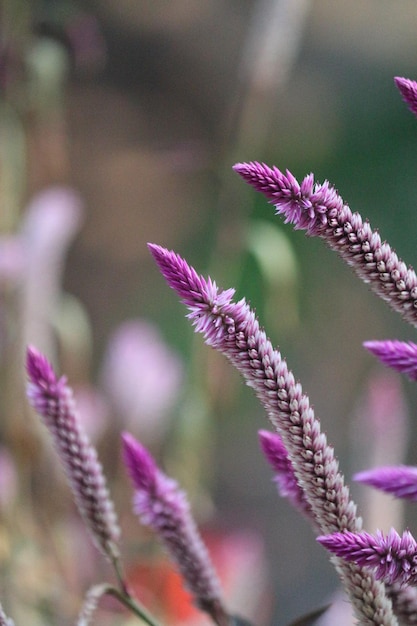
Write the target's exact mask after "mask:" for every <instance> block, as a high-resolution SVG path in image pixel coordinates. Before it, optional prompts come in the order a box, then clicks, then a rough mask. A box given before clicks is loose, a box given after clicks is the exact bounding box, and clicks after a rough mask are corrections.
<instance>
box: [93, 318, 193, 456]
mask: <svg viewBox="0 0 417 626" xmlns="http://www.w3.org/2000/svg"><path fill="white" fill-rule="evenodd" d="M182 375H183V367H182V363H181V361H180V359H179V357H178V356H177V355H176V354H175V353H174V352H173V351H171V350H170V348H169V347H168V346H167V345H166V343H165V342H164V341H163V339H162V337H161V335H160V333H159V331H158V330H157V328H156V327H155V326H154V325H153V324H151V323H150V322H145V321H143V320H139V319H138V320H130V321H128V322H124V323H123V324H121V325H120V326H119V327H118V328H117V329H116V331H115V332H114V333H113V335H112V336H111V338H110V341H109V343H108V346H107V351H106V354H105V357H104V364H103V370H102V381H103V385H104V387H105V390H106V391H107V393H108V394H109V396H110V399H111V401H112V404H113V406H114V409H115V412H116V413H117V414H118V415H120V416H121V418H122V419H123V420H124V421H125V423H126V424H128V425H130V426H131V427H133V426H134V427H135V428H136V429H138V430H139V432H140V433H141V439H142V440H143V441H146V442H147V443H148V445H150V444H154V443H155V442H157V441H159V440H160V439H161V436H162V435H163V434H164V432H165V430H166V428H167V426H168V423H169V417H170V411H171V410H172V408H173V407H174V405H175V403H176V401H177V399H178V395H179V390H180V386H181V380H182Z"/></svg>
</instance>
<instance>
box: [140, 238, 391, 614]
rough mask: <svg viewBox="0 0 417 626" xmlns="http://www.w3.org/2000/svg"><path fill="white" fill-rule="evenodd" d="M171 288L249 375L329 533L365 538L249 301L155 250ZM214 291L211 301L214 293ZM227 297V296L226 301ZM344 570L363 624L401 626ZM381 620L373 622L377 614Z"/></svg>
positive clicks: (371, 586)
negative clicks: (213, 289) (359, 534)
mask: <svg viewBox="0 0 417 626" xmlns="http://www.w3.org/2000/svg"><path fill="white" fill-rule="evenodd" d="M149 248H150V251H151V253H152V254H153V256H154V258H155V260H156V262H157V264H158V265H159V267H160V269H161V271H162V274H163V275H164V277H165V279H166V280H167V282H168V284H169V285H170V286H171V287H172V288H173V289H175V290H176V291H177V293H178V294H179V295H180V296H181V298H182V300H183V302H185V303H186V305H187V307H188V308H189V310H190V311H191V316H190V317H192V321H193V324H194V326H195V330H196V331H199V332H202V333H203V335H204V338H205V341H206V343H207V344H209V345H211V346H213V347H214V348H216V349H217V350H219V351H220V352H221V353H222V354H224V355H225V356H226V357H227V358H228V359H229V360H230V361H231V363H232V364H233V365H234V366H235V367H236V368H237V369H238V371H239V372H240V373H241V374H242V375H243V377H244V379H245V381H246V383H247V384H248V385H249V386H250V387H252V388H253V389H254V391H255V393H256V395H257V397H258V399H259V400H260V402H261V403H262V405H263V406H264V408H265V409H266V411H267V414H268V417H269V419H270V421H271V423H272V424H273V426H274V427H275V428H276V430H277V431H278V433H279V435H280V436H281V438H282V441H283V444H284V446H285V448H286V449H287V451H288V456H289V459H290V461H291V463H292V465H293V468H294V474H295V477H296V480H297V482H298V484H299V485H300V486H302V489H303V491H304V494H305V498H306V501H307V502H308V504H309V506H310V507H311V511H312V514H313V516H314V519H315V522H316V524H317V526H318V527H319V528H320V531H321V532H322V533H329V532H335V531H340V530H350V531H352V532H358V531H359V530H360V529H361V520H360V519H359V518H357V517H356V506H355V504H354V503H353V501H352V500H351V499H350V497H349V490H348V488H347V486H345V485H344V480H343V476H342V475H341V474H340V472H339V468H338V463H337V461H336V459H335V458H334V452H333V449H332V448H331V447H330V446H329V445H328V444H327V440H326V436H325V434H324V433H322V432H321V429H320V422H319V421H318V420H317V419H316V418H315V416H314V412H313V409H312V408H311V406H310V402H309V399H308V397H307V396H306V395H305V394H304V393H303V390H302V388H301V385H300V383H296V382H295V379H294V376H293V374H292V372H290V371H289V369H288V367H287V364H286V362H285V360H283V359H282V357H281V354H280V353H279V352H278V350H274V349H273V347H272V345H271V342H270V341H269V340H268V338H267V337H266V334H265V332H264V331H263V330H262V329H261V328H260V326H259V322H258V320H257V319H256V317H255V314H254V313H253V311H251V309H250V308H249V306H248V305H247V304H246V302H245V300H240V301H239V302H233V301H232V300H231V298H232V295H233V291H232V290H227V291H223V292H221V291H218V290H217V288H216V294H215V295H213V293H212V292H211V291H210V289H209V286H210V285H213V284H214V283H213V282H212V281H211V280H210V279H208V280H207V281H206V280H205V279H204V278H203V277H201V276H199V277H198V279H196V278H195V277H197V276H198V275H197V273H196V272H195V270H194V269H192V268H191V267H190V266H189V265H188V264H187V263H186V261H185V260H184V259H182V258H181V257H180V256H179V255H178V254H176V253H175V252H172V251H171V252H170V251H168V250H166V249H164V248H162V247H160V246H156V245H153V244H151V245H149ZM209 292H210V295H209ZM225 294H227V296H225ZM337 567H338V570H339V572H340V573H341V575H342V577H343V578H344V580H345V583H346V586H347V590H348V592H349V594H350V596H351V599H352V602H353V604H354V606H355V609H356V613H357V615H358V616H359V617H360V619H365V621H363V622H361V623H364V624H365V623H366V624H368V623H369V624H371V623H378V624H380V625H382V624H384V625H385V626H394V624H396V619H395V617H394V616H393V614H392V608H391V603H390V602H389V601H388V599H387V597H386V596H385V593H384V590H383V587H382V586H379V585H378V583H377V581H375V579H374V578H373V576H372V575H371V574H370V573H369V572H368V571H364V570H360V569H358V568H354V569H351V566H349V565H347V564H345V563H343V561H339V562H338V563H337ZM370 615H372V616H373V617H374V618H375V620H376V621H375V622H371V621H366V620H369V616H370Z"/></svg>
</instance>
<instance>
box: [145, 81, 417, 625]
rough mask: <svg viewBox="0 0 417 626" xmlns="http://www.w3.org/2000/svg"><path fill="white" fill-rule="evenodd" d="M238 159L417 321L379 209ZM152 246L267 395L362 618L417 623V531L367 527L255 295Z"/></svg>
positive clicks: (378, 474)
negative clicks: (224, 285) (375, 222)
mask: <svg viewBox="0 0 417 626" xmlns="http://www.w3.org/2000/svg"><path fill="white" fill-rule="evenodd" d="M395 82H396V85H397V87H398V89H399V90H400V92H401V94H402V96H403V98H404V100H405V101H406V103H407V104H408V105H409V108H410V109H411V111H412V112H413V113H415V114H416V115H417V83H416V82H414V81H411V80H408V79H404V78H396V79H395ZM234 169H235V171H236V172H237V173H238V174H239V175H240V176H241V177H242V178H243V179H244V180H245V181H246V182H247V183H249V184H250V185H251V186H252V187H254V188H255V189H256V190H257V191H260V192H261V193H263V194H264V195H265V196H266V198H267V199H268V200H269V202H271V203H272V204H273V205H274V206H275V209H276V213H277V214H278V215H281V216H282V217H283V218H284V221H285V222H286V223H291V224H293V226H294V228H295V229H300V230H305V231H306V233H307V235H309V236H318V237H320V238H322V239H324V241H325V242H326V244H327V245H328V246H329V247H330V248H331V249H333V250H336V251H337V252H338V253H339V255H340V256H341V257H342V258H343V259H344V260H345V261H346V262H347V263H348V264H349V265H350V266H351V267H352V268H353V270H354V271H355V272H356V274H357V275H358V276H359V278H361V279H362V280H363V281H364V282H365V283H367V284H369V286H370V288H371V289H372V290H373V291H374V292H375V293H376V294H377V295H378V296H380V297H381V298H382V299H384V300H385V301H386V302H387V303H388V304H389V306H390V307H391V308H393V309H394V310H395V311H397V312H398V313H400V315H401V316H402V317H403V318H404V319H405V320H407V321H408V322H410V323H411V324H413V325H417V276H416V273H415V272H414V270H413V269H412V268H410V267H407V266H406V265H405V264H404V263H403V262H402V261H401V260H400V259H399V258H398V257H397V255H396V254H395V252H394V251H393V250H392V249H391V247H390V246H389V244H388V243H386V242H382V240H381V238H380V236H379V234H378V232H376V231H375V230H373V229H372V228H371V226H370V224H369V222H368V221H366V220H363V219H362V217H361V216H360V215H359V213H352V211H351V210H350V208H349V206H348V205H347V204H346V203H345V202H344V200H343V199H342V198H341V196H340V195H339V194H338V192H337V191H336V189H335V188H334V187H333V186H332V185H330V183H329V182H328V181H325V182H324V183H323V184H319V183H316V182H315V181H314V176H313V174H309V175H308V176H306V177H305V178H304V180H303V181H302V182H301V183H299V182H298V181H297V180H296V178H295V177H294V176H293V175H292V174H291V172H289V171H287V172H285V173H284V172H282V171H281V170H279V169H278V168H277V167H272V168H271V167H269V166H268V165H265V164H262V163H258V162H250V163H239V164H237V165H235V166H234ZM149 248H150V251H151V253H152V254H153V256H154V258H155V260H156V262H157V264H158V266H159V268H160V270H161V272H162V274H163V275H164V277H165V279H166V280H167V282H168V284H169V285H170V286H171V287H172V288H173V289H174V290H175V291H176V292H177V293H178V295H179V296H180V297H181V299H182V301H183V303H184V304H185V305H186V306H187V308H188V309H189V313H188V317H189V318H190V319H191V321H192V323H193V325H194V327H195V330H196V332H200V333H202V334H203V336H204V339H205V342H206V343H207V344H208V345H210V346H212V347H213V348H215V349H216V350H218V351H220V352H221V353H223V354H224V355H225V356H226V357H227V359H229V361H230V362H231V363H232V364H233V365H234V366H235V367H236V368H237V369H238V370H239V372H240V373H241V374H242V376H243V377H244V379H245V381H246V383H247V384H248V385H249V386H250V387H252V388H253V390H254V392H255V394H256V395H257V397H258V399H259V400H260V402H261V403H262V405H263V406H264V408H265V410H266V413H267V415H268V418H269V420H270V422H271V424H272V426H273V428H274V429H275V431H276V434H272V435H271V434H268V433H264V432H263V433H261V434H260V439H261V445H262V448H263V450H264V452H265V454H266V456H267V458H268V460H269V461H270V462H271V464H272V466H273V467H274V469H275V471H276V474H277V482H278V486H279V489H280V491H281V494H282V495H285V496H287V497H288V498H289V499H290V501H291V502H292V503H293V504H294V505H295V506H296V507H297V508H298V509H300V510H301V511H302V512H303V513H304V515H306V516H307V517H308V518H309V519H310V520H311V522H312V524H313V526H314V527H315V529H316V530H317V531H318V533H319V537H318V541H319V542H320V543H322V544H323V545H324V546H326V547H327V548H328V549H329V550H330V551H331V552H332V553H333V555H335V556H336V559H334V558H333V559H332V561H333V563H334V565H335V567H336V569H337V571H338V572H339V575H340V577H341V579H342V581H343V584H344V586H345V588H346V590H347V592H348V595H349V597H350V600H351V602H352V605H353V610H354V614H355V616H356V619H357V620H358V623H360V624H363V625H365V624H381V625H382V624H385V625H387V626H388V625H390V626H394V625H396V624H397V623H399V620H400V621H401V623H406V624H415V623H417V592H416V590H415V587H412V585H416V584H417V548H416V545H417V544H416V542H415V540H414V539H413V537H412V535H411V534H410V533H409V532H408V531H406V532H405V533H404V534H403V536H402V537H400V536H399V535H398V533H396V531H394V530H392V531H391V532H390V533H389V534H388V536H384V535H383V534H382V533H380V532H378V533H377V534H376V535H370V534H369V533H366V532H364V531H362V522H361V519H360V518H359V517H358V516H357V514H356V505H355V504H354V502H353V501H352V499H351V498H350V495H349V490H348V487H347V486H346V485H345V483H344V479H343V476H342V475H341V473H340V471H339V468H338V463H337V461H336V459H335V457H334V452H333V449H332V447H331V446H330V445H329V444H328V443H327V439H326V436H325V434H324V433H323V432H322V431H321V427H320V422H319V421H318V420H317V418H316V417H315V415H314V412H313V409H312V408H311V405H310V402H309V399H308V397H307V396H306V394H305V393H303V390H302V387H301V385H300V383H298V382H295V378H294V375H293V373H292V372H291V371H290V370H289V368H288V366H287V364H286V362H285V360H284V359H283V358H282V356H281V354H280V352H279V351H278V350H276V349H274V348H273V346H272V345H271V342H270V341H269V339H268V338H267V336H266V334H265V332H264V330H263V329H262V328H261V327H260V324H259V322H258V320H257V318H256V316H255V313H254V312H253V311H252V310H251V309H250V307H249V305H248V304H247V303H246V301H245V300H244V299H243V300H240V301H238V302H236V301H234V300H233V296H234V290H233V289H226V290H221V289H219V288H218V287H217V285H216V283H215V282H214V281H212V280H211V278H208V279H205V278H204V277H202V276H200V275H199V274H198V273H197V272H196V271H195V270H194V269H193V268H192V267H191V266H189V265H188V263H187V262H186V261H185V260H184V259H183V258H182V257H180V256H179V255H178V254H176V253H175V252H173V251H169V250H166V249H164V248H162V247H160V246H157V245H154V244H150V246H149ZM365 347H366V348H367V349H368V350H370V351H371V352H372V353H373V354H375V355H376V356H377V357H378V358H379V359H380V360H381V361H382V362H383V363H385V364H387V365H389V366H391V367H393V368H394V369H396V370H397V371H399V372H403V373H405V374H407V375H408V376H409V377H410V378H411V379H412V380H415V379H416V366H417V356H416V355H417V346H416V345H414V344H413V343H410V342H409V343H405V342H401V341H370V342H367V343H366V344H365ZM415 475H416V472H415V468H404V467H402V468H381V469H375V470H370V471H369V472H365V473H362V474H360V475H358V476H357V479H358V480H360V481H362V482H366V483H368V484H371V485H373V486H376V487H378V488H380V489H383V490H385V491H387V492H389V493H393V494H394V495H396V496H398V497H408V498H410V499H413V498H414V499H415V493H416V491H415V490H416V484H417V482H416V478H415ZM352 565H353V566H354V567H351V566H352ZM381 583H382V584H381Z"/></svg>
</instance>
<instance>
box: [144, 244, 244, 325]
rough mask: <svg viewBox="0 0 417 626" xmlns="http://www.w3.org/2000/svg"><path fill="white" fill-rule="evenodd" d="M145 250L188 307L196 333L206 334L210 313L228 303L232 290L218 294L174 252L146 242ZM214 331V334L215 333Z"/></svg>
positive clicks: (210, 282) (214, 288)
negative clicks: (149, 253)
mask: <svg viewBox="0 0 417 626" xmlns="http://www.w3.org/2000/svg"><path fill="white" fill-rule="evenodd" d="M148 248H149V250H150V251H151V253H152V255H153V257H154V259H155V261H156V262H157V263H158V266H159V269H160V270H161V272H162V274H163V275H164V277H165V278H166V280H167V281H168V284H169V285H170V287H172V289H174V290H175V291H176V292H177V293H178V295H179V296H180V298H181V300H182V302H183V303H184V304H185V306H187V307H188V308H189V310H190V313H189V315H188V317H189V318H190V319H191V320H192V322H193V324H194V325H195V330H196V332H206V330H207V328H208V327H207V326H206V325H207V324H209V318H208V315H209V314H210V312H211V311H216V310H218V309H220V308H221V307H223V306H225V305H226V304H229V302H230V301H231V299H232V298H233V296H234V293H235V290H234V289H226V290H224V291H220V290H219V289H218V288H217V285H216V283H215V282H214V281H212V280H211V278H209V279H208V280H205V278H203V277H202V276H199V275H198V274H197V272H196V271H195V269H194V268H193V267H190V266H189V265H188V264H187V263H186V261H185V260H184V259H182V258H181V257H180V255H179V254H176V253H175V252H172V251H171V252H169V251H168V250H166V249H165V248H163V247H162V246H158V245H156V244H153V243H148ZM173 261H174V262H173ZM213 332H214V333H215V331H214V330H213Z"/></svg>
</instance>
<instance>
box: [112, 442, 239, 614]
mask: <svg viewBox="0 0 417 626" xmlns="http://www.w3.org/2000/svg"><path fill="white" fill-rule="evenodd" d="M122 438H123V456H124V462H125V465H126V467H127V469H128V472H129V474H130V478H131V479H132V483H133V486H134V489H135V495H134V503H133V506H134V510H135V512H136V514H137V515H138V517H139V519H140V521H141V522H142V524H144V525H145V526H149V527H150V528H152V529H153V530H154V531H155V532H156V534H157V535H158V536H159V538H160V539H161V540H162V541H163V543H164V544H165V547H166V549H167V551H168V553H169V554H170V555H171V557H172V559H173V561H174V562H175V563H176V565H177V567H178V569H179V571H180V572H181V574H182V576H183V579H184V581H185V583H186V586H187V587H188V589H189V591H190V592H191V593H192V595H193V597H194V599H195V601H196V604H197V606H199V607H200V609H202V610H203V611H206V612H207V613H208V614H209V615H210V616H211V617H212V618H213V620H214V622H215V623H216V624H218V625H219V626H228V624H229V623H230V618H229V616H228V614H227V612H226V609H225V608H224V604H223V600H222V598H221V591H220V583H219V580H218V578H217V575H216V573H215V571H214V568H213V565H212V563H211V561H210V557H209V554H208V552H207V549H206V546H205V545H204V543H203V541H202V539H201V537H200V534H199V532H198V530H197V526H196V524H195V522H194V519H193V517H192V515H191V512H190V506H189V504H188V499H187V497H186V495H185V493H184V492H183V491H181V489H180V488H179V486H178V484H177V483H176V481H175V480H173V479H172V478H170V477H169V476H166V474H164V473H163V472H162V471H161V470H160V469H159V468H158V466H157V465H156V463H155V461H154V459H153V458H152V456H151V454H150V453H149V452H148V450H147V449H146V448H145V447H144V446H143V445H142V444H141V443H140V442H139V441H137V440H136V439H134V437H132V435H130V434H129V433H124V434H123V436H122Z"/></svg>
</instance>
